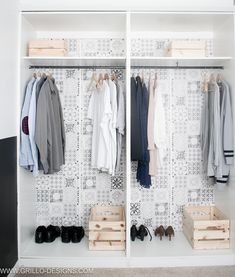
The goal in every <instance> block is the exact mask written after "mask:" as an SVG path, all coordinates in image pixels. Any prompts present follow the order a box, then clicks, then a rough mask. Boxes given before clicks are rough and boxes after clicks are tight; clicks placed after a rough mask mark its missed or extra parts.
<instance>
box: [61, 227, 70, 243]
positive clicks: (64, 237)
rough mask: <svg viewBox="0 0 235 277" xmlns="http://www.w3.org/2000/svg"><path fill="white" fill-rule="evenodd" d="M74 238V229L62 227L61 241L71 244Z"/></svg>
mask: <svg viewBox="0 0 235 277" xmlns="http://www.w3.org/2000/svg"><path fill="white" fill-rule="evenodd" d="M71 238H72V227H71V226H69V227H65V226H62V227H61V241H62V242H64V243H69V242H70V241H71Z"/></svg>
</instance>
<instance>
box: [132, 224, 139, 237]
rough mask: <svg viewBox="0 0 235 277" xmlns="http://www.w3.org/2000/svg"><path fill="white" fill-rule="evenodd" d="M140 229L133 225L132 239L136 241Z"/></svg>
mask: <svg viewBox="0 0 235 277" xmlns="http://www.w3.org/2000/svg"><path fill="white" fill-rule="evenodd" d="M137 234H138V231H137V228H136V225H132V226H131V240H132V241H135V238H136V237H137Z"/></svg>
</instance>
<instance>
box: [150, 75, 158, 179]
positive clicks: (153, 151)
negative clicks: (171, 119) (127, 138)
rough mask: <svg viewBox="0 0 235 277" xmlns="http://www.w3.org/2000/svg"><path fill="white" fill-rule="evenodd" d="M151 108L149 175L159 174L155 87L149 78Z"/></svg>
mask: <svg viewBox="0 0 235 277" xmlns="http://www.w3.org/2000/svg"><path fill="white" fill-rule="evenodd" d="M148 90H149V109H148V150H149V175H151V176H156V175H157V148H156V145H155V142H154V126H155V105H156V100H155V87H154V81H153V80H151V79H149V87H148Z"/></svg>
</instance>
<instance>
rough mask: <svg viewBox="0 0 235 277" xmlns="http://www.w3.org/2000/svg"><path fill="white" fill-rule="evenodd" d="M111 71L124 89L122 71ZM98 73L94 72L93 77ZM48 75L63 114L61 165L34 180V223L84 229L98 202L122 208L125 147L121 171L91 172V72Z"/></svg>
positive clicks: (74, 70) (68, 71)
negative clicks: (88, 115) (35, 213)
mask: <svg viewBox="0 0 235 277" xmlns="http://www.w3.org/2000/svg"><path fill="white" fill-rule="evenodd" d="M113 71H115V72H116V74H117V76H118V78H119V82H120V84H121V85H122V86H123V87H124V72H123V71H120V70H115V69H113V70H111V69H110V70H108V72H110V73H111V72H113ZM99 72H100V71H98V70H97V74H99ZM103 72H104V71H103ZM105 72H107V70H106V71H105ZM52 73H53V76H54V77H55V80H56V84H57V86H58V88H59V91H60V97H61V103H62V107H63V114H64V122H65V133H66V153H65V165H64V166H63V168H62V170H61V171H60V172H58V173H57V174H53V175H43V174H41V175H40V176H38V177H37V178H36V192H37V223H38V224H45V225H47V224H54V225H83V226H86V227H87V223H88V217H89V214H90V208H91V207H92V206H94V205H96V204H98V203H99V204H102V205H124V199H125V194H124V191H125V179H126V177H125V172H124V168H125V145H123V152H122V153H123V154H122V160H121V170H120V173H118V174H116V175H115V177H112V176H110V175H109V174H105V173H100V172H98V171H97V170H95V169H92V168H91V165H90V161H91V136H92V125H91V121H90V120H89V119H88V118H87V108H88V104H89V99H90V96H91V92H90V91H89V92H88V90H87V88H88V86H89V83H90V78H91V75H92V69H90V70H89V69H86V70H78V69H72V70H70V69H53V70H52Z"/></svg>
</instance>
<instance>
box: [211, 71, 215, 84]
mask: <svg viewBox="0 0 235 277" xmlns="http://www.w3.org/2000/svg"><path fill="white" fill-rule="evenodd" d="M210 82H213V83H214V82H216V78H215V74H214V73H211V74H210Z"/></svg>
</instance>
